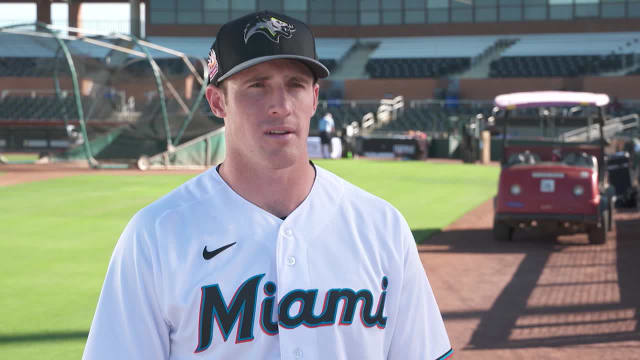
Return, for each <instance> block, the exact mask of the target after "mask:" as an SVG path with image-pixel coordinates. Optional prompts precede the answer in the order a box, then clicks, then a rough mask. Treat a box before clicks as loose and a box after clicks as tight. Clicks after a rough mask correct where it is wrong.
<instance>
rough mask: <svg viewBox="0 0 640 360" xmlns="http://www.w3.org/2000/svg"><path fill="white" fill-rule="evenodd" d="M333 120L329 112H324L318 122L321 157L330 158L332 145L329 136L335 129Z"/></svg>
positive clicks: (330, 136)
mask: <svg viewBox="0 0 640 360" xmlns="http://www.w3.org/2000/svg"><path fill="white" fill-rule="evenodd" d="M335 127H336V125H335V122H334V121H333V115H331V113H330V112H328V113H326V114H324V116H323V117H322V119H320V121H319V122H318V130H320V146H321V147H322V157H323V158H325V159H329V158H331V153H332V152H333V147H332V146H331V138H332V137H333V133H334V131H335Z"/></svg>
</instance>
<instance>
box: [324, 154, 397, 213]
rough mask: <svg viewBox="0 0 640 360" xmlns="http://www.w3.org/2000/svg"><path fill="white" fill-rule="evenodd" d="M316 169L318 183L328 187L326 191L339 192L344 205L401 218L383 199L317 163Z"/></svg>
mask: <svg viewBox="0 0 640 360" xmlns="http://www.w3.org/2000/svg"><path fill="white" fill-rule="evenodd" d="M316 169H317V173H318V178H319V181H320V183H321V184H322V185H323V186H326V187H328V189H329V190H328V191H338V192H340V193H341V199H340V200H341V201H342V202H343V203H344V204H345V205H347V206H351V207H358V208H363V209H366V210H367V213H368V214H369V215H370V216H375V215H376V214H377V215H387V216H394V217H400V218H402V215H401V214H400V212H399V211H398V209H396V208H395V207H394V206H393V205H392V204H391V203H389V202H388V201H386V200H385V199H383V198H381V197H379V196H377V195H374V194H372V193H370V192H368V191H366V190H364V189H362V188H361V187H359V186H356V185H354V184H352V183H350V182H349V181H347V180H345V179H343V178H342V177H340V176H338V175H336V174H334V173H332V172H330V171H329V170H326V169H324V168H321V167H319V166H317V165H316ZM331 189H333V190H331Z"/></svg>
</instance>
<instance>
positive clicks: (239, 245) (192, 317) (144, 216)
mask: <svg viewBox="0 0 640 360" xmlns="http://www.w3.org/2000/svg"><path fill="white" fill-rule="evenodd" d="M451 352H452V350H451V345H450V343H449V339H448V336H447V333H446V331H445V328H444V324H443V321H442V317H441V315H440V312H439V310H438V306H437V304H436V301H435V299H434V296H433V293H432V290H431V287H430V285H429V282H428V280H427V277H426V276H425V272H424V269H423V267H422V264H421V262H420V258H419V256H418V252H417V249H416V245H415V242H414V239H413V236H412V234H411V231H410V230H409V227H408V225H407V224H406V222H405V220H404V219H403V217H402V216H401V215H400V213H399V212H398V211H397V210H396V209H394V208H393V207H392V206H391V205H389V204H388V203H387V202H385V201H384V200H381V199H379V198H377V197H375V196H373V195H371V194H369V193H367V192H365V191H363V190H361V189H359V188H357V187H355V186H353V185H351V184H349V183H348V182H346V181H344V180H342V179H340V178H339V177H337V176H335V175H333V174H331V173H330V172H328V171H326V170H324V169H322V168H319V167H316V178H315V181H314V184H313V187H312V189H311V192H310V193H309V195H308V196H307V198H306V199H305V200H304V201H303V203H302V204H300V206H299V207H298V208H296V209H295V210H294V211H293V212H292V213H291V214H290V215H289V216H288V217H287V218H286V219H285V220H282V219H280V218H278V217H276V216H274V215H272V214H270V213H268V212H267V211H265V210H263V209H261V208H259V207H257V206H256V205H254V204H252V203H250V202H249V201H247V200H245V199H244V198H242V197H240V196H239V195H238V194H237V193H235V192H234V191H233V190H232V189H231V188H230V187H229V186H228V185H227V184H226V183H225V181H224V180H223V179H222V178H221V177H220V175H219V174H218V172H217V171H216V169H215V168H212V169H210V170H208V171H206V172H204V173H203V174H201V175H199V176H197V177H195V178H194V179H191V180H189V181H188V182H186V183H185V184H183V185H182V186H180V187H178V188H177V189H176V190H174V191H172V192H171V193H169V194H168V195H166V196H165V197H163V198H162V199H160V200H158V201H156V202H154V203H153V204H151V205H149V206H148V207H146V208H144V209H143V210H141V211H140V212H138V213H137V214H136V215H135V216H134V217H133V219H132V220H131V221H130V223H129V224H128V225H127V227H126V229H125V230H124V232H123V234H122V236H121V237H120V240H119V241H118V244H117V245H116V247H115V250H114V253H113V257H112V259H111V263H110V264H109V269H108V271H107V276H106V279H105V282H104V286H103V289H102V294H101V295H100V300H99V302H98V307H97V310H96V314H95V317H94V319H93V324H92V326H91V331H90V333H89V338H88V341H87V345H86V348H85V351H84V359H86V360H99V359H154V360H155V359H173V360H178V359H179V360H186V359H317V360H320V359H368V360H375V359H445V358H447V357H448V356H449V355H450V354H451Z"/></svg>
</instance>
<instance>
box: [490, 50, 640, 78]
mask: <svg viewBox="0 0 640 360" xmlns="http://www.w3.org/2000/svg"><path fill="white" fill-rule="evenodd" d="M632 57H633V55H632V54H625V55H618V54H612V55H570V56H556V55H554V56H508V57H502V58H500V59H498V60H494V61H493V62H492V63H491V67H490V70H489V76H490V77H547V76H578V75H596V74H600V73H603V72H610V71H616V70H621V69H622V68H623V64H624V63H625V62H626V63H631V61H632Z"/></svg>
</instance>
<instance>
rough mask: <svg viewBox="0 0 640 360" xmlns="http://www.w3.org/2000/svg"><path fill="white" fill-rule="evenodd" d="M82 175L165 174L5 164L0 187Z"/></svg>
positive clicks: (67, 165) (0, 168)
mask: <svg viewBox="0 0 640 360" xmlns="http://www.w3.org/2000/svg"><path fill="white" fill-rule="evenodd" d="M202 171H203V170H171V172H170V173H171V174H198V173H200V172H202ZM82 174H114V175H123V176H140V175H146V174H149V175H151V174H167V171H166V170H147V171H141V170H137V169H99V170H94V169H90V168H89V167H88V166H87V165H86V163H84V162H83V163H78V164H71V163H55V164H17V165H11V164H5V165H0V186H8V185H15V184H21V183H26V182H33V181H41V180H47V179H53V178H59V177H65V176H76V175H82Z"/></svg>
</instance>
